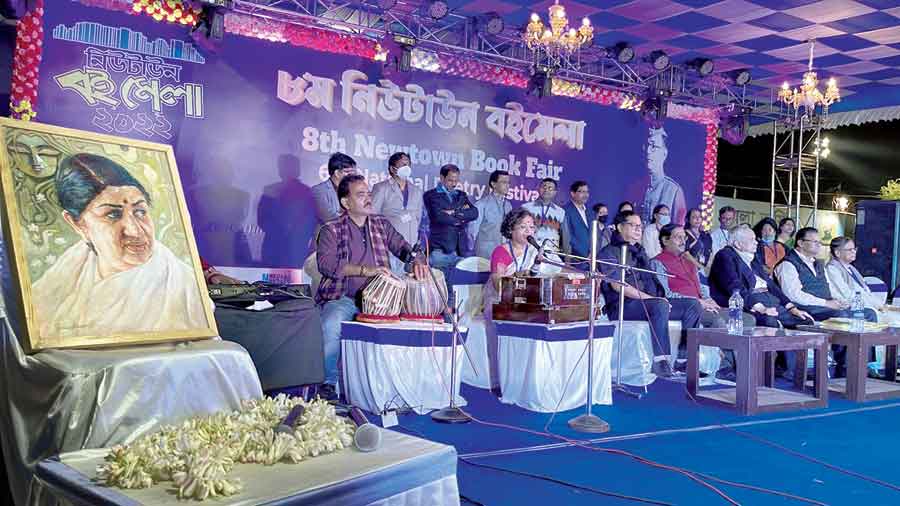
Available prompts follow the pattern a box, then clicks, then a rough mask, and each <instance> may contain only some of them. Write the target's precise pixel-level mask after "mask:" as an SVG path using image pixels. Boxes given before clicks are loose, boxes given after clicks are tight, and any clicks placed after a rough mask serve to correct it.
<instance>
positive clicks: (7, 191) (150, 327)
mask: <svg viewBox="0 0 900 506" xmlns="http://www.w3.org/2000/svg"><path fill="white" fill-rule="evenodd" d="M0 139H2V149H0V186H2V195H3V201H4V202H3V235H4V237H5V243H6V245H7V248H8V251H9V259H10V263H11V271H12V274H13V280H14V287H15V289H14V290H15V293H12V294H7V297H15V296H18V301H17V302H18V314H19V315H20V316H22V317H23V319H24V324H25V330H26V332H27V336H24V337H23V336H20V340H21V341H22V343H23V345H24V346H25V347H26V349H28V350H30V351H38V350H42V349H49V348H93V347H108V346H119V345H126V344H138V343H158V342H167V341H184V340H193V339H205V338H210V337H214V336H217V335H218V330H217V328H216V321H215V318H214V317H213V309H212V305H211V302H210V300H209V296H208V291H207V287H206V283H205V280H204V277H203V270H202V268H201V264H200V257H199V255H198V253H197V244H196V241H195V239H194V234H193V231H192V228H191V220H190V216H189V214H188V211H187V205H186V204H185V198H184V192H183V190H182V187H181V180H180V178H179V174H178V169H177V166H176V162H175V154H174V152H173V151H172V147H171V146H169V145H165V144H156V143H151V142H144V141H138V140H133V139H128V138H124V137H115V136H111V135H104V134H98V133H94V132H87V131H81V130H74V129H69V128H62V127H57V126H52V125H45V124H41V123H35V122H26V121H19V120H13V119H8V118H0ZM8 305H9V304H8Z"/></svg>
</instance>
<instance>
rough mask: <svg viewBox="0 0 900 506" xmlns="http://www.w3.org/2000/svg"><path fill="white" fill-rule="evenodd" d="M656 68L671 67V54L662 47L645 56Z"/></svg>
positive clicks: (664, 68)
mask: <svg viewBox="0 0 900 506" xmlns="http://www.w3.org/2000/svg"><path fill="white" fill-rule="evenodd" d="M645 59H646V60H647V61H648V62H650V64H651V65H653V68H654V69H656V70H666V69H667V68H668V67H669V55H667V54H666V52H665V51H663V50H661V49H657V50H656V51H652V52H651V53H650V54H649V55H647V57H646V58H645Z"/></svg>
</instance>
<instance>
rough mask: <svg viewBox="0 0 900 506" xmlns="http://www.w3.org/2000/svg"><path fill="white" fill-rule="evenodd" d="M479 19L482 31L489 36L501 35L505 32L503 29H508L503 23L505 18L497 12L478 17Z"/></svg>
mask: <svg viewBox="0 0 900 506" xmlns="http://www.w3.org/2000/svg"><path fill="white" fill-rule="evenodd" d="M477 19H478V26H479V28H480V29H481V31H483V32H484V33H486V34H488V35H500V34H501V33H502V32H503V29H504V28H506V23H504V22H503V18H502V17H500V14H497V13H496V12H488V13H487V14H483V15H481V16H478V18H477Z"/></svg>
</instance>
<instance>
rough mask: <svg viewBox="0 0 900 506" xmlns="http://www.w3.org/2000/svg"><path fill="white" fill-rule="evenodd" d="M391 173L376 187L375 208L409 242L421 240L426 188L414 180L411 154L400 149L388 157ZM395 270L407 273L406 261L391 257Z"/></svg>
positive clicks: (373, 205)
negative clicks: (423, 188)
mask: <svg viewBox="0 0 900 506" xmlns="http://www.w3.org/2000/svg"><path fill="white" fill-rule="evenodd" d="M388 174H389V175H390V177H389V178H388V179H385V180H384V181H382V182H380V183H377V184H376V185H375V186H373V187H372V210H373V211H374V212H375V214H381V215H383V216H384V217H385V218H387V219H388V221H389V222H390V223H391V225H393V226H394V228H395V229H397V232H400V235H402V236H403V239H404V240H405V241H406V242H408V243H409V244H413V245H414V244H416V243H417V242H418V240H419V225H420V224H421V222H422V209H423V207H424V206H423V204H422V193H423V192H422V189H421V188H419V187H418V186H416V185H415V184H413V183H412V181H411V180H410V179H411V177H412V167H411V165H410V160H409V155H408V154H406V153H402V152H398V153H394V154H393V155H391V156H390V158H388ZM390 261H391V270H392V271H394V273H396V274H402V273H403V267H404V266H403V264H402V263H401V262H400V261H399V260H398V259H397V258H396V257H390Z"/></svg>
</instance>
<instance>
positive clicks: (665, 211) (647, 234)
mask: <svg viewBox="0 0 900 506" xmlns="http://www.w3.org/2000/svg"><path fill="white" fill-rule="evenodd" d="M671 219H672V217H671V216H670V215H669V208H668V207H667V206H665V205H663V204H660V205H658V206H656V207H654V208H653V219H652V221H651V222H650V226H648V227H647V228H645V229H644V235H643V236H642V237H641V245H642V246H643V247H644V251H645V252H646V253H647V257H648V258H653V257H655V256H656V255H659V254H660V253H661V252H662V247H661V246H660V244H659V231H660V229H662V228H663V227H664V226H666V225H668V224H669V223H670V222H671Z"/></svg>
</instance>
